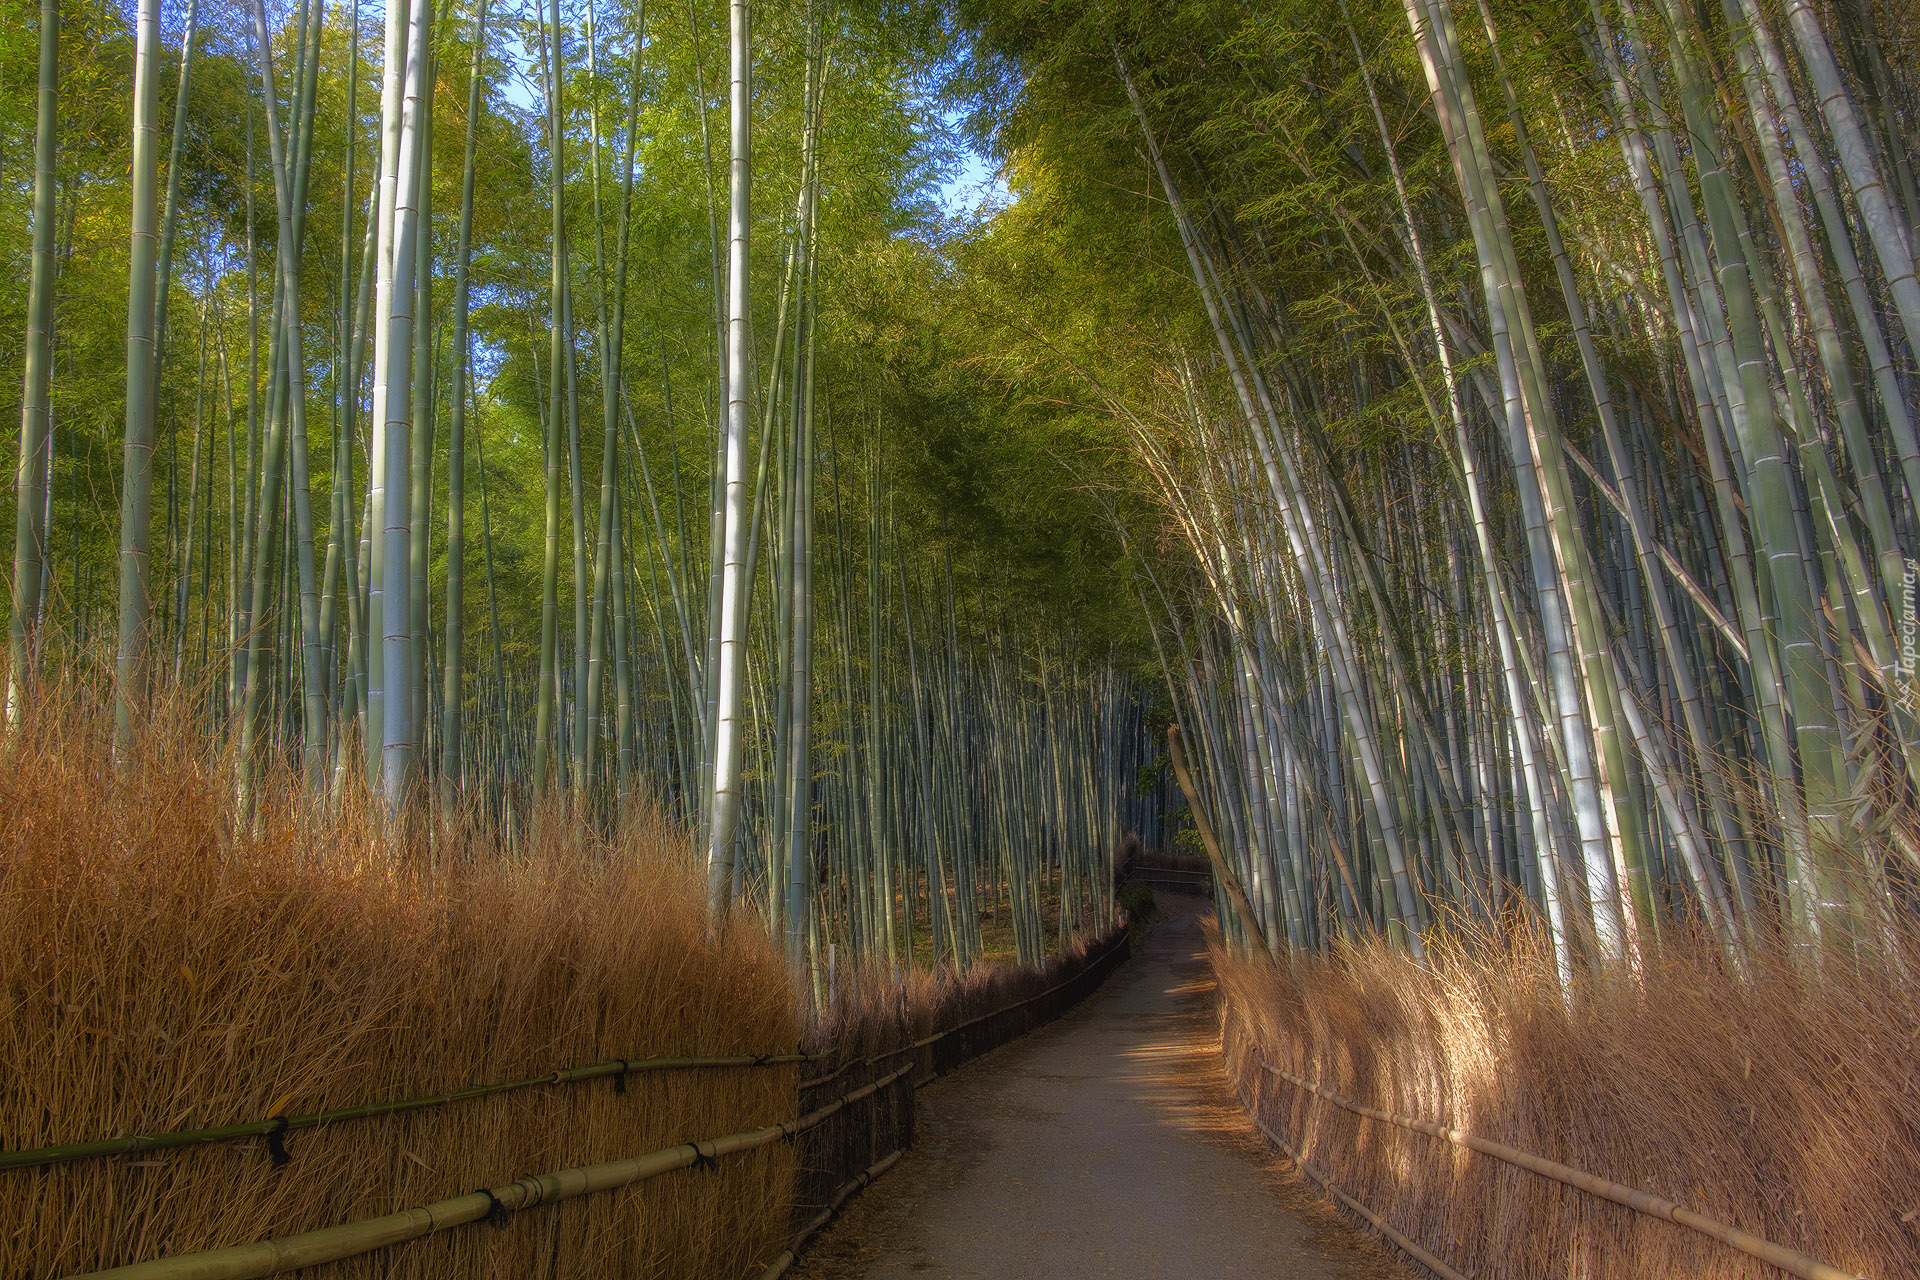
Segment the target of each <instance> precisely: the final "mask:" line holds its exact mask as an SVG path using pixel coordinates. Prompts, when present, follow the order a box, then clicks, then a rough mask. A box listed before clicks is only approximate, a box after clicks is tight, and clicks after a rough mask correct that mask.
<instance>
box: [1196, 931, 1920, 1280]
mask: <svg viewBox="0 0 1920 1280" xmlns="http://www.w3.org/2000/svg"><path fill="white" fill-rule="evenodd" d="M1214 962H1215V966H1216V968H1217V970H1218V973H1219V977H1220V992H1221V1000H1222V1007H1221V1016H1222V1027H1223V1032H1222V1041H1223V1045H1224V1048H1225V1053H1226V1059H1227V1068H1228V1071H1229V1074H1230V1075H1231V1076H1232V1078H1233V1080H1234V1082H1235V1084H1236V1086H1237V1087H1238V1089H1239V1090H1240V1092H1241V1095H1242V1097H1243V1098H1244V1099H1247V1100H1248V1101H1249V1103H1250V1105H1251V1106H1253V1107H1254V1108H1255V1109H1256V1110H1257V1111H1258V1113H1259V1115H1260V1117H1261V1118H1262V1120H1263V1121H1264V1122H1265V1123H1266V1124H1267V1125H1268V1126H1269V1127H1270V1128H1272V1129H1273V1130H1274V1131H1275V1132H1276V1133H1279V1134H1281V1135H1282V1136H1284V1137H1286V1138H1287V1139H1288V1140H1289V1141H1290V1142H1293V1143H1294V1145H1295V1146H1296V1148H1298V1149H1299V1150H1300V1151H1301V1153H1302V1154H1303V1155H1304V1157H1305V1158H1306V1160H1307V1161H1308V1162H1309V1163H1311V1164H1312V1165H1314V1166H1315V1167H1317V1168H1319V1169H1321V1170H1323V1171H1325V1172H1326V1173H1327V1174H1328V1175H1329V1176H1330V1177H1331V1178H1332V1179H1333V1181H1334V1183H1335V1184H1336V1185H1338V1186H1340V1187H1341V1188H1342V1189H1343V1190H1345V1191H1346V1192H1347V1193H1348V1194H1350V1195H1353V1196H1354V1197H1355V1198H1357V1199H1358V1200H1360V1201H1361V1203H1363V1204H1365V1205H1367V1206H1368V1207H1369V1208H1371V1209H1372V1210H1373V1211H1374V1212H1376V1213H1378V1214H1380V1215H1382V1216H1383V1217H1384V1218H1386V1219H1387V1220H1388V1221H1389V1222H1391V1223H1393V1224H1394V1225H1395V1226H1396V1227H1398V1228H1399V1229H1400V1230H1401V1231H1403V1232H1405V1233H1407V1234H1408V1235H1410V1236H1412V1237H1413V1238H1414V1239H1415V1240H1416V1241H1418V1242H1419V1243H1421V1244H1423V1245H1424V1246H1426V1247H1427V1248H1429V1249H1431V1250H1432V1251H1433V1252H1434V1253H1435V1254H1437V1255H1438V1256H1439V1257H1440V1258H1441V1259H1442V1260H1443V1261H1445V1262H1447V1263H1449V1264H1450V1265H1452V1266H1454V1267H1456V1268H1458V1269H1459V1270H1461V1271H1464V1272H1466V1273H1467V1274H1469V1275H1474V1276H1479V1277H1483V1278H1493V1277H1538V1276H1577V1277H1582V1278H1583V1280H1585V1278H1591V1280H1614V1278H1618V1280H1627V1278H1629V1277H1633V1278H1636V1280H1637V1278H1641V1277H1649V1276H1689V1277H1702V1278H1704V1280H1735V1278H1740V1280H1746V1278H1748V1277H1752V1278H1755V1280H1757V1278H1759V1277H1774V1276H1777V1275H1779V1274H1780V1273H1779V1272H1778V1271H1776V1270H1774V1269H1772V1268H1770V1267H1767V1266H1765V1265H1763V1264H1761V1263H1759V1262H1757V1261H1756V1260H1754V1259H1751V1258H1748V1257H1746V1256H1745V1255H1743V1254H1740V1253H1737V1252H1735V1251H1734V1250H1732V1249H1731V1248H1729V1247H1727V1246H1725V1245H1722V1244H1720V1243H1718V1242H1716V1241H1714V1240H1712V1239H1710V1238H1708V1237H1706V1236H1704V1235H1701V1234H1699V1233H1697V1232H1694V1231H1691V1230H1688V1229H1686V1228H1684V1227H1680V1226H1677V1225H1674V1224H1672V1223H1668V1222H1665V1221H1662V1220H1659V1219H1656V1218H1652V1217H1648V1216H1646V1215H1643V1214H1639V1213H1635V1212H1633V1211H1631V1210H1628V1209H1626V1208H1623V1207H1620V1206H1618V1205H1614V1204H1612V1203H1609V1202H1607V1201H1604V1200H1601V1199H1599V1198H1597V1197H1594V1196H1591V1195H1588V1194H1585V1193H1583V1192H1580V1191H1576V1190H1574V1189H1573V1188H1570V1187H1566V1186H1562V1185H1561V1184H1559V1183H1557V1182H1553V1181H1550V1180H1548V1179H1546V1178H1543V1177H1540V1176H1539V1175H1536V1174H1533V1173H1529V1172H1526V1171H1523V1170H1520V1169H1517V1168H1514V1167H1512V1166H1509V1165H1507V1164H1504V1163H1501V1162H1499V1161H1496V1160H1494V1159H1492V1158H1491V1157H1489V1156H1485V1155H1481V1154H1477V1153H1474V1152H1471V1151H1468V1150H1464V1149H1461V1148H1458V1147H1455V1146H1453V1145H1451V1144H1450V1143H1446V1142H1442V1141H1439V1140H1437V1139H1434V1138H1430V1137H1427V1136H1425V1135H1422V1134H1419V1133H1414V1132H1409V1131H1407V1130H1405V1129H1401V1128H1398V1127H1395V1126H1391V1125H1388V1124H1385V1123H1382V1122H1379V1121H1374V1120H1369V1119H1363V1118H1361V1117H1358V1116H1355V1115H1353V1114H1352V1113H1351V1112H1348V1111H1346V1110H1343V1109H1340V1108H1338V1107H1335V1106H1333V1105H1332V1104H1330V1103H1328V1102H1325V1101H1323V1100H1321V1099H1319V1098H1317V1097H1315V1096H1313V1095H1312V1094H1309V1093H1307V1092H1305V1091H1304V1090H1300V1089H1296V1088H1295V1087H1293V1086H1292V1085H1291V1084H1289V1083H1288V1082H1286V1081H1284V1080H1281V1079H1278V1078H1276V1077H1274V1076H1273V1075H1271V1074H1270V1073H1268V1072H1265V1071H1262V1070H1261V1069H1260V1068H1259V1066H1258V1064H1257V1062H1256V1055H1258V1056H1260V1057H1264V1058H1265V1059H1266V1060H1267V1061H1269V1062H1271V1063H1272V1064H1273V1065H1275V1066H1276V1067H1279V1068H1281V1069H1284V1070H1287V1071H1290V1072H1292V1073H1293V1074H1295V1075H1298V1076H1301V1077H1303V1078H1305V1079H1308V1080H1312V1081H1315V1082H1316V1083H1318V1084H1319V1085H1321V1087H1323V1088H1327V1089H1331V1090H1333V1091H1334V1092H1336V1093H1339V1094H1340V1095H1341V1096H1343V1097H1345V1098H1347V1099H1350V1100H1352V1101H1354V1102H1357V1103H1360V1104H1362V1105H1366V1106H1371V1107H1375V1108H1378V1109H1381V1110H1386V1111H1392V1112H1396V1113H1398V1114H1401V1115H1411V1116H1415V1117H1418V1118H1421V1119H1425V1120H1430V1121H1436V1122H1439V1123H1441V1124H1444V1125H1446V1126H1449V1127H1451V1128H1456V1129H1460V1130H1463V1131H1465V1132H1466V1133H1469V1134H1472V1135H1475V1136H1478V1137H1484V1138H1490V1139H1493V1140H1495V1141H1498V1142H1504V1143H1508V1144H1510V1145H1513V1146H1516V1147H1520V1148H1522V1149H1524V1150H1526V1151H1530V1152H1533V1153H1534V1154H1537V1155H1541V1156H1545V1157H1547V1158H1549V1159H1553V1160H1557V1161H1560V1162H1562V1163H1564V1164H1569V1165H1572V1166H1574V1167H1575V1168H1578V1169H1582V1170H1585V1171H1587V1172H1589V1173H1593V1174H1597V1175H1600V1176H1602V1177H1606V1178H1610V1179H1612V1180H1614V1181H1616V1182H1621V1183H1625V1184H1627V1185H1629V1186H1633V1187H1637V1188H1640V1189H1642V1190H1645V1191H1650V1192H1653V1193H1654V1194H1656V1195H1660V1196H1665V1197H1667V1198H1669V1199H1671V1200H1674V1201H1677V1202H1679V1203H1680V1204H1683V1205H1685V1206H1687V1207H1688V1208H1690V1209H1694V1210H1696V1211H1699V1212H1701V1213H1705V1214H1707V1215H1708V1216H1710V1217H1713V1218H1716V1219H1719V1220H1720V1221H1722V1222H1725V1223H1729V1224H1731V1225H1733V1226H1736V1227H1739V1228H1741V1229H1743V1230H1746V1231H1749V1232H1753V1233H1755V1234H1757V1235H1760V1236H1763V1237H1765V1238H1766V1239H1768V1240H1772V1241H1775V1242H1777V1243H1779V1244H1783V1245H1787V1246H1789V1247H1792V1248H1795V1249H1798V1250H1801V1251H1803V1252H1805V1253H1808V1254H1811V1255H1813V1256H1814V1257H1817V1258H1820V1259H1821V1260H1822V1261H1825V1262H1827V1263H1830V1264H1832V1265H1834V1266H1838V1267H1842V1268H1845V1269H1847V1270H1850V1271H1854V1272H1857V1273H1859V1274H1861V1275H1866V1276H1871V1277H1881V1278H1886V1280H1891V1278H1892V1277H1899V1276H1915V1275H1920V1091H1916V1080H1915V1077H1916V1073H1917V1072H1920V1065H1917V1064H1920V998H1917V997H1920V990H1917V989H1916V986H1915V984H1914V983H1913V981H1912V980H1911V979H1910V978H1904V977H1902V976H1901V975H1902V974H1903V973H1904V974H1913V973H1915V972H1917V971H1920V970H1916V965H1920V937H1915V936H1913V935H1909V936H1908V937H1907V938H1906V939H1905V940H1904V945H1903V946H1900V947H1899V948H1898V949H1897V954H1896V962H1895V963H1894V964H1892V965H1890V966H1887V967H1878V966H1876V967H1850V966H1848V965H1846V964H1842V963H1831V964H1829V965H1827V966H1826V967H1825V968H1822V969H1819V970H1817V971H1810V970H1809V969H1807V968H1806V967H1804V960H1796V958H1795V957H1793V956H1791V955H1787V954H1774V955H1763V956H1759V957H1756V958H1755V960H1754V962H1753V964H1752V966H1751V969H1750V971H1749V974H1748V975H1747V976H1745V977H1743V976H1741V975H1739V974H1737V973H1735V972H1733V971H1732V970H1731V969H1730V968H1729V967H1728V966H1727V965H1726V964H1724V963H1723V962H1722V960H1721V959H1720V957H1719V955H1718V954H1717V953H1716V952H1715V950H1714V949H1713V947H1712V946H1711V945H1710V944H1708V943H1706V942H1705V941H1703V940H1701V939H1699V938H1690V937H1680V938H1669V939H1668V940H1667V941H1666V942H1665V943H1664V945H1663V946H1662V947H1661V948H1660V950H1659V951H1658V953H1657V954H1655V955H1653V956H1651V957H1650V958H1649V963H1648V965H1647V967H1646V970H1645V972H1644V975H1643V979H1642V980H1641V981H1639V982H1637V983H1636V982H1634V981H1631V980H1628V979H1624V978H1606V979H1593V980H1587V981H1584V982H1582V983H1581V984H1580V985H1579V986H1578V987H1577V988H1576V989H1575V990H1574V991H1573V992H1572V993H1571V997H1570V998H1567V999H1563V998H1562V995H1561V993H1560V991H1559V989H1558V986H1557V983H1556V980H1555V977H1554V973H1553V968H1552V965H1551V962H1550V960H1549V958H1548V956H1547V954H1546V953H1545V952H1544V950H1543V949H1542V948H1540V947H1539V946H1525V945H1523V946H1521V947H1519V948H1518V949H1517V951H1514V952H1509V953H1505V954H1494V953H1489V952H1486V951H1474V950H1470V949H1468V948H1465V947H1460V946H1455V947H1451V948H1445V947H1443V948H1440V949H1438V953H1437V954H1436V955H1435V956H1434V957H1433V958H1432V963H1431V964H1430V966H1429V967H1425V968H1423V967H1421V966H1419V965H1417V964H1414V963H1413V962H1411V961H1410V960H1408V959H1407V958H1406V957H1405V955H1404V954H1401V953H1399V952H1396V951H1394V950H1392V949H1389V948H1388V947H1386V946H1384V945H1365V946H1360V947H1355V948H1352V949H1349V950H1347V951H1345V952H1343V953H1342V954H1340V955H1338V956H1337V957H1336V958H1334V959H1332V960H1324V961H1323V960H1303V961H1300V962H1297V963H1296V964H1294V966H1293V967H1292V968H1291V969H1288V968H1285V967H1273V966H1266V965H1260V964H1254V963H1249V962H1248V961H1246V960H1244V959H1232V958H1228V957H1227V956H1225V955H1224V954H1222V952H1221V951H1220V950H1219V948H1218V945H1217V939H1216V945H1215V950H1214Z"/></svg>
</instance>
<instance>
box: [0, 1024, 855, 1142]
mask: <svg viewBox="0 0 1920 1280" xmlns="http://www.w3.org/2000/svg"><path fill="white" fill-rule="evenodd" d="M822 1056H824V1055H821V1054H809V1053H763V1054H757V1055H756V1054H750V1053H749V1054H734V1055H732V1056H727V1057H665V1058H613V1059H609V1060H608V1061H606V1062H594V1063H588V1064H586V1065H583V1066H577V1067H562V1068H560V1069H558V1070H555V1071H549V1072H546V1073H544V1074H542V1075H537V1076H527V1077H525V1078H524V1079H520V1080H502V1081H498V1082H496V1083H493V1084H477V1085H471V1086H469V1087H467V1088H464V1089H452V1090H448V1091H447V1092H445V1093H436V1094H430V1095H427V1096H424V1097H418V1098H397V1099H394V1100H393V1101H390V1102H365V1103H361V1104H359V1105H357V1106H351V1107H335V1108H333V1109H331V1110H326V1111H313V1112H308V1113H305V1114H303V1115H297V1116H271V1117H269V1118H267V1119H265V1120H247V1121H242V1122H240V1123H238V1124H227V1125H217V1126H214V1127H212V1128H206V1129H182V1130H177V1131H174V1132H170V1133H147V1134H133V1135H130V1136H128V1137H123V1138H99V1139H95V1140H93V1141H90V1142H69V1143H64V1144H60V1145H56V1146H46V1147H35V1148H32V1149H30V1150H23V1151H0V1170H7V1169H31V1168H37V1167H44V1166H46V1165H54V1164H66V1163H69V1162H71V1161H75V1160H94V1159H100V1158H102V1157H105V1156H122V1155H136V1154H140V1153H143V1152H148V1151H172V1150H177V1149H179V1148H181V1147H196V1146H204V1145H206V1144H209V1143H220V1142H240V1141H243V1140H245V1139H247V1138H266V1139H268V1140H269V1141H272V1142H275V1143H276V1144H277V1143H278V1141H279V1139H280V1138H281V1137H283V1136H284V1135H285V1134H288V1133H293V1132H296V1131H298V1130H301V1129H312V1128H317V1127H318V1126H320V1125H326V1124H337V1123H340V1122H342V1121H346V1120H366V1119H370V1118H372V1117H375V1116H390V1115H397V1114H400V1113H402V1112H406V1111H417V1110H420V1109H422V1108H425V1107H439V1106H446V1105H447V1104H449V1103H454V1102H466V1101H468V1100H470V1099H473V1098H486V1097H491V1096H493V1095H495V1094H501V1093H510V1092H512V1091H514V1090H517V1089H529V1088H532V1087H534V1086H535V1085H543V1084H544V1085H555V1084H581V1083H585V1082H586V1081H589V1080H605V1079H608V1078H612V1079H614V1080H615V1081H616V1082H624V1080H625V1077H627V1076H629V1075H638V1074H640V1073H642V1072H649V1071H685V1070H693V1069H697V1068H708V1067H716V1068H742V1067H771V1066H780V1065H783V1064H787V1063H795V1062H812V1061H816V1060H817V1059H819V1058H820V1057H822ZM276 1149H277V1148H276ZM278 1158H280V1157H279V1156H276V1159H278Z"/></svg>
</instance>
